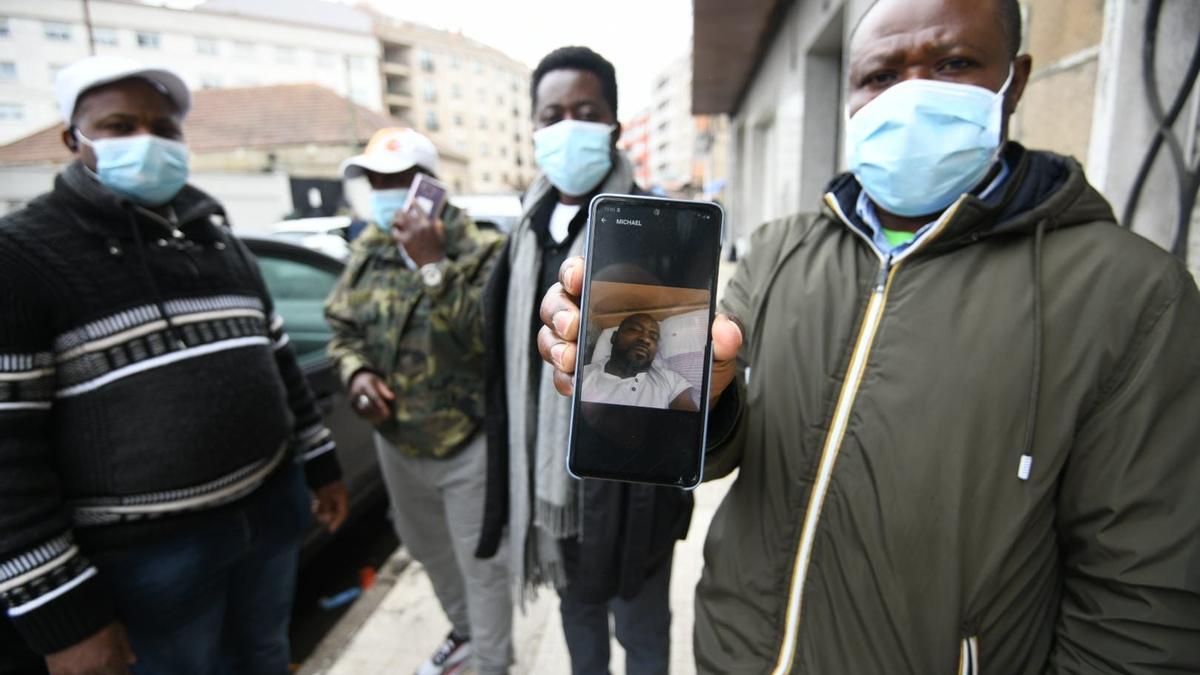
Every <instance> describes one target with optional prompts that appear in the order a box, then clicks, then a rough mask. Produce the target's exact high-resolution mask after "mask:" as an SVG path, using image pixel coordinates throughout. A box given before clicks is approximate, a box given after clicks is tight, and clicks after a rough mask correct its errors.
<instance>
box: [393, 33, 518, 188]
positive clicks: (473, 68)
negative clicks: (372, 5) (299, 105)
mask: <svg viewBox="0 0 1200 675" xmlns="http://www.w3.org/2000/svg"><path fill="white" fill-rule="evenodd" d="M375 30H376V33H377V35H378V37H379V42H380V48H381V53H382V58H381V62H380V72H381V74H382V82H383V97H384V98H383V100H384V103H385V105H386V109H387V112H388V113H389V114H391V115H392V116H393V117H396V118H398V119H400V120H402V121H405V122H407V123H408V124H409V125H410V126H412V127H413V128H414V129H417V130H418V131H420V132H421V133H424V134H426V135H427V136H429V137H430V138H432V139H433V140H434V141H435V142H437V143H439V144H441V145H444V146H445V147H447V148H450V149H452V150H454V151H456V152H457V153H459V154H461V155H464V156H466V157H469V158H470V187H469V190H470V191H473V192H478V193H500V192H514V191H520V190H523V189H524V188H525V187H526V186H528V185H529V183H530V182H531V181H532V180H533V177H534V176H535V175H536V173H537V170H536V167H535V166H534V162H533V141H532V140H531V138H530V135H531V133H532V115H531V111H530V108H531V101H530V93H529V78H530V69H529V67H528V66H526V65H525V64H523V63H521V62H519V61H516V60H514V59H511V58H509V57H508V56H506V55H505V54H503V53H502V52H500V51H498V50H496V49H494V48H492V47H489V46H487V45H484V44H482V43H480V42H477V41H475V40H472V39H470V38H468V37H465V36H463V35H461V34H459V33H453V32H449V31H442V30H437V29H434V28H430V27H427V26H422V25H419V24H414V23H409V22H405V21H400V20H396V19H392V18H389V17H386V16H383V15H376V17H375Z"/></svg>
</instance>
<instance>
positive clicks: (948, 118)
mask: <svg viewBox="0 0 1200 675" xmlns="http://www.w3.org/2000/svg"><path fill="white" fill-rule="evenodd" d="M1011 82H1012V71H1011V70H1010V71H1009V75H1008V80H1007V81H1006V82H1005V83H1004V87H1003V88H1001V89H1000V91H998V92H995V91H992V90H990V89H985V88H984V87H977V86H974V85H969V84H958V83H953V82H940V81H936V80H905V81H903V82H899V83H897V84H895V85H892V86H891V87H890V88H888V90H887V91H885V92H883V93H882V94H880V95H879V96H877V97H876V98H875V99H874V100H872V101H871V102H870V103H868V104H866V105H865V106H863V107H862V108H861V109H860V110H859V111H858V112H856V113H855V114H854V116H853V117H851V118H850V121H849V123H848V124H847V125H846V144H847V155H848V161H849V165H850V171H852V172H853V173H854V176H855V178H857V179H858V182H859V184H860V185H862V188H863V190H866V192H867V196H869V197H870V198H871V201H873V202H875V204H877V205H878V206H880V207H882V208H884V209H886V210H887V211H890V212H891V213H894V214H896V215H898V216H906V217H915V216H924V215H930V214H934V213H939V212H941V211H944V210H945V209H946V207H948V206H950V205H951V204H953V203H954V201H955V200H956V199H958V198H959V197H960V196H962V195H963V193H965V192H968V191H969V190H971V189H972V188H974V187H975V186H977V185H978V184H979V183H980V182H981V181H982V180H983V179H984V177H985V176H987V174H988V171H989V170H990V169H991V167H992V165H993V163H994V162H995V161H996V158H997V156H998V155H999V148H1000V138H1001V133H1002V131H1003V126H1004V94H1005V92H1007V91H1008V86H1009V84H1010V83H1011Z"/></svg>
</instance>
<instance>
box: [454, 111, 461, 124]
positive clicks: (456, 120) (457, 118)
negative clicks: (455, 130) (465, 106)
mask: <svg viewBox="0 0 1200 675" xmlns="http://www.w3.org/2000/svg"><path fill="white" fill-rule="evenodd" d="M462 125H463V116H462V115H460V114H458V113H454V126H456V127H461V126H462Z"/></svg>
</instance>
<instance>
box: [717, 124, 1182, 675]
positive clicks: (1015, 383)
mask: <svg viewBox="0 0 1200 675" xmlns="http://www.w3.org/2000/svg"><path fill="white" fill-rule="evenodd" d="M1006 152H1007V157H1008V158H1009V160H1010V166H1012V167H1014V171H1013V175H1012V177H1011V179H1010V180H1009V181H1008V183H1006V185H1005V186H1004V188H1003V189H1002V193H1003V194H1000V195H997V196H995V198H994V199H995V201H992V200H989V203H984V202H982V201H980V200H979V199H976V198H973V197H964V198H962V199H961V200H960V201H959V202H957V203H956V204H955V205H954V206H952V207H951V208H950V209H949V210H948V211H947V214H946V216H945V217H944V218H943V219H941V220H939V223H938V224H937V225H936V226H934V227H933V228H932V229H931V230H930V231H929V232H928V233H927V234H925V235H923V236H922V237H921V238H919V239H918V240H917V241H916V242H915V243H914V245H913V246H912V248H910V249H909V250H908V251H907V252H906V253H903V254H901V255H899V256H895V257H892V258H890V259H888V258H887V257H886V256H883V257H881V255H880V254H879V253H878V252H877V251H876V249H875V248H874V246H873V245H872V244H871V242H870V237H869V236H867V235H866V234H865V233H864V230H863V229H862V226H861V224H859V223H856V222H853V221H851V220H850V219H849V218H848V217H847V214H849V213H853V204H854V198H855V197H856V196H857V194H858V189H859V188H858V186H857V183H856V182H855V181H854V180H853V178H852V177H849V176H843V177H842V178H840V179H839V180H837V181H835V183H834V184H833V186H832V191H831V193H830V194H829V195H827V197H826V205H825V208H824V209H823V210H822V212H821V213H819V214H816V215H812V216H803V217H795V218H789V219H786V220H784V221H781V222H777V223H773V224H770V225H768V226H765V227H763V228H762V229H761V230H760V231H759V232H758V233H757V235H756V236H755V237H754V240H753V243H752V249H751V252H750V254H749V256H748V257H745V258H744V259H743V261H742V263H741V267H740V268H739V270H738V271H737V273H736V275H735V277H734V278H733V279H732V280H731V282H730V284H729V287H728V289H727V290H726V295H725V297H724V300H723V311H724V312H726V313H728V314H730V315H732V316H734V317H736V319H737V320H739V321H741V323H742V325H743V326H744V337H745V345H744V347H743V351H742V356H743V357H744V365H745V366H748V368H749V381H748V384H746V385H745V386H742V385H741V384H739V386H738V387H737V388H735V389H730V390H727V391H726V392H725V394H724V395H723V397H722V399H721V400H720V401H719V403H718V406H717V408H716V409H715V410H714V414H713V415H712V422H711V423H710V429H709V431H710V439H711V443H710V451H709V457H708V467H707V468H708V473H709V476H708V477H710V478H712V477H716V476H720V475H725V474H728V473H730V472H731V471H733V470H734V469H735V468H738V469H739V473H738V475H737V479H736V482H735V483H734V484H733V486H732V489H731V491H730V492H729V494H728V496H727V497H726V499H725V501H724V503H723V504H722V505H721V507H720V509H719V510H718V512H717V514H716V516H715V518H714V519H713V522H712V527H711V529H710V531H709V535H708V541H707V544H706V547H705V569H704V573H703V577H702V580H701V581H700V584H699V586H698V589H697V600H696V634H695V643H696V659H697V665H698V669H699V670H700V672H703V673H721V674H723V675H725V674H730V673H768V672H775V673H785V672H793V673H806V674H812V675H830V674H840V673H872V674H874V673H888V674H890V675H901V674H906V673H911V674H912V675H931V674H951V675H952V674H954V673H973V674H974V675H979V674H982V675H1021V674H1034V673H1080V674H1082V673H1088V674H1092V673H1105V674H1107V673H1111V674H1116V673H1133V674H1142V673H1185V672H1186V673H1198V672H1200V294H1198V293H1197V290H1196V285H1195V283H1194V281H1193V279H1192V277H1191V276H1190V275H1189V274H1188V272H1187V270H1186V269H1185V268H1184V266H1183V265H1182V264H1181V263H1180V262H1179V261H1178V260H1176V259H1174V258H1172V257H1171V256H1169V255H1168V254H1166V253H1165V252H1163V251H1162V250H1161V249H1159V248H1158V247H1156V246H1155V245H1154V244H1152V243H1150V242H1149V241H1146V240H1144V239H1142V238H1141V237H1139V236H1136V235H1134V234H1132V233H1131V232H1129V231H1128V230H1125V229H1122V228H1120V227H1118V226H1117V225H1115V224H1114V218H1113V215H1112V212H1111V210H1110V208H1109V206H1108V205H1107V204H1106V203H1105V201H1104V200H1103V198H1102V197H1101V196H1100V195H1099V194H1098V193H1097V192H1096V191H1095V190H1094V189H1093V188H1092V187H1091V186H1090V185H1088V183H1087V180H1086V179H1085V177H1084V175H1083V172H1082V170H1081V169H1080V167H1079V166H1078V164H1077V163H1076V162H1075V161H1074V160H1070V159H1067V158H1063V157H1058V156H1054V155H1050V154H1047V153H1037V152H1026V151H1024V150H1023V149H1022V148H1020V147H1019V146H1016V145H1010V146H1009V147H1008V148H1007V149H1006ZM997 202H998V203H997Z"/></svg>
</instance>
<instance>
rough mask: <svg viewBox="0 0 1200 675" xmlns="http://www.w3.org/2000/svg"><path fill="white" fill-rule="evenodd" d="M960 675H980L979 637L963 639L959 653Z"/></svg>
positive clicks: (973, 636)
mask: <svg viewBox="0 0 1200 675" xmlns="http://www.w3.org/2000/svg"><path fill="white" fill-rule="evenodd" d="M958 675H979V636H978V635H972V636H970V637H965V638H963V639H962V646H961V647H960V648H959V652H958Z"/></svg>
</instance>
